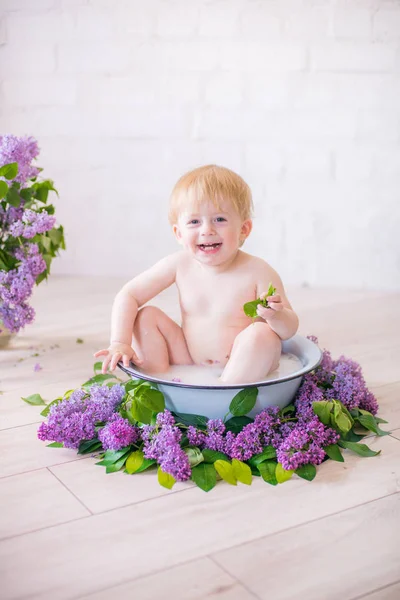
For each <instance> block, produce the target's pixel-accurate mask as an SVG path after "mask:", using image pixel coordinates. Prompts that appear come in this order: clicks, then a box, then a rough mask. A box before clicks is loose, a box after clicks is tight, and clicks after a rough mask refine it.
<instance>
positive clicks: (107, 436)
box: [99, 413, 140, 450]
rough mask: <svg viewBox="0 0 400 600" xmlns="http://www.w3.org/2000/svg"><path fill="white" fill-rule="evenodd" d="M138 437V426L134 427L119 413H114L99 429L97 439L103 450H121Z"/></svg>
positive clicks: (134, 441)
mask: <svg viewBox="0 0 400 600" xmlns="http://www.w3.org/2000/svg"><path fill="white" fill-rule="evenodd" d="M139 439H140V429H139V427H134V426H133V425H131V424H130V423H129V421H128V420H127V419H124V418H123V417H121V415H120V414H119V413H114V414H113V415H112V416H111V418H110V419H109V421H108V422H107V424H106V425H105V427H103V428H102V429H100V431H99V440H100V441H101V443H102V445H103V448H104V450H121V448H125V447H126V446H130V445H131V444H135V443H136V442H137V441H138V440H139Z"/></svg>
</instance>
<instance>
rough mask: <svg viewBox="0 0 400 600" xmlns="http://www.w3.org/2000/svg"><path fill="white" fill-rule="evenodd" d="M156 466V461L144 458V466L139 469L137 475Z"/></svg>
mask: <svg viewBox="0 0 400 600" xmlns="http://www.w3.org/2000/svg"><path fill="white" fill-rule="evenodd" d="M155 464H156V461H155V460H154V459H152V458H151V459H150V458H144V459H143V463H142V466H141V467H139V468H138V470H137V471H136V473H141V472H142V471H146V469H148V468H149V467H152V466H153V465H155Z"/></svg>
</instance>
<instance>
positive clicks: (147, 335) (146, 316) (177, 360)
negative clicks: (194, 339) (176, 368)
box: [133, 306, 193, 373]
mask: <svg viewBox="0 0 400 600" xmlns="http://www.w3.org/2000/svg"><path fill="white" fill-rule="evenodd" d="M133 338H134V339H133V347H134V349H135V350H137V351H138V353H139V357H140V358H142V359H143V361H144V362H143V364H142V365H140V367H141V368H142V369H143V370H144V371H145V372H146V373H157V372H159V373H165V372H166V371H168V367H169V365H192V364H193V361H192V358H191V356H190V354H189V350H188V348H187V344H186V340H185V337H184V335H183V331H182V328H181V327H180V326H179V325H178V324H177V323H175V321H173V320H172V319H170V317H168V316H167V315H166V314H165V313H164V312H163V311H162V310H161V309H159V308H157V307H155V306H145V307H144V308H141V309H140V310H139V312H138V314H137V316H136V320H135V324H134V326H133Z"/></svg>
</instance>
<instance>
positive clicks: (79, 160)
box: [0, 0, 400, 290]
mask: <svg viewBox="0 0 400 600" xmlns="http://www.w3.org/2000/svg"><path fill="white" fill-rule="evenodd" d="M0 11H1V12H0V130H1V131H2V132H13V133H16V134H31V135H34V136H35V137H37V138H38V140H39V143H40V146H41V149H42V152H41V157H40V165H41V166H43V167H44V168H45V171H44V174H45V175H47V176H49V177H52V178H53V179H54V180H55V182H56V185H57V187H58V189H59V191H60V199H59V200H58V201H57V216H58V219H59V222H60V223H63V224H64V225H65V228H66V232H67V242H68V251H67V252H66V253H64V254H63V255H62V258H59V259H58V260H57V261H56V263H55V264H54V272H58V273H80V274H84V273H88V274H119V275H123V276H126V277H127V278H130V277H131V276H133V275H134V274H136V273H137V272H139V271H140V270H142V269H143V268H145V267H147V266H149V265H150V264H152V263H153V262H155V261H156V260H157V259H159V258H160V257H161V256H163V255H164V254H165V253H167V252H171V251H173V250H175V249H176V245H175V242H174V240H173V238H172V235H171V233H170V231H169V227H168V224H167V217H166V215H167V201H168V196H169V193H170V190H171V187H172V186H173V184H174V183H175V181H176V180H177V178H178V177H179V176H180V175H181V174H182V173H183V172H184V171H186V170H188V169H190V168H193V167H195V166H198V165H200V164H205V163H210V162H216V163H219V164H223V165H226V166H228V167H230V168H232V169H234V170H236V171H238V172H239V173H240V174H241V175H243V176H244V177H245V178H246V179H247V180H248V182H249V184H250V185H251V187H252V190H253V194H254V203H255V208H256V216H255V221H254V230H253V233H252V235H251V237H250V238H249V240H248V241H247V242H246V245H245V247H244V249H245V250H247V251H249V252H252V253H254V254H258V255H260V256H262V257H264V258H265V259H266V260H268V261H269V262H270V263H271V264H272V265H273V266H274V267H276V268H277V269H278V271H279V272H280V273H281V275H282V277H283V279H284V282H285V283H286V284H308V285H320V286H333V285H337V286H338V285H340V286H342V287H343V288H346V287H349V288H362V287H364V288H375V287H379V288H380V289H387V290H394V289H397V290H398V289H400V241H399V231H400V208H399V207H400V0H190V2H189V1H187V0H145V1H143V0H0Z"/></svg>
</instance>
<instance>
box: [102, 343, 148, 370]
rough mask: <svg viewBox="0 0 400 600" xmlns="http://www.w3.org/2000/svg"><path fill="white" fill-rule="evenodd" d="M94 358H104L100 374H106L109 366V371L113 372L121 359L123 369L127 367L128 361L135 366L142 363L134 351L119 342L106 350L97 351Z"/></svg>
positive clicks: (127, 345)
mask: <svg viewBox="0 0 400 600" xmlns="http://www.w3.org/2000/svg"><path fill="white" fill-rule="evenodd" d="M94 356H95V358H98V357H99V356H105V359H104V361H103V366H102V369H101V372H102V373H106V372H107V367H108V365H110V371H114V369H115V367H116V366H117V363H118V361H119V360H121V358H122V362H123V364H124V367H129V361H130V360H131V361H132V362H133V363H135V364H136V365H140V364H142V363H143V361H142V359H141V358H139V357H138V355H137V354H136V352H135V351H134V349H133V348H132V347H131V346H130V345H129V344H121V343H120V342H112V343H111V344H110V345H109V347H108V348H107V349H104V350H99V351H98V352H96V354H95V355H94Z"/></svg>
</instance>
